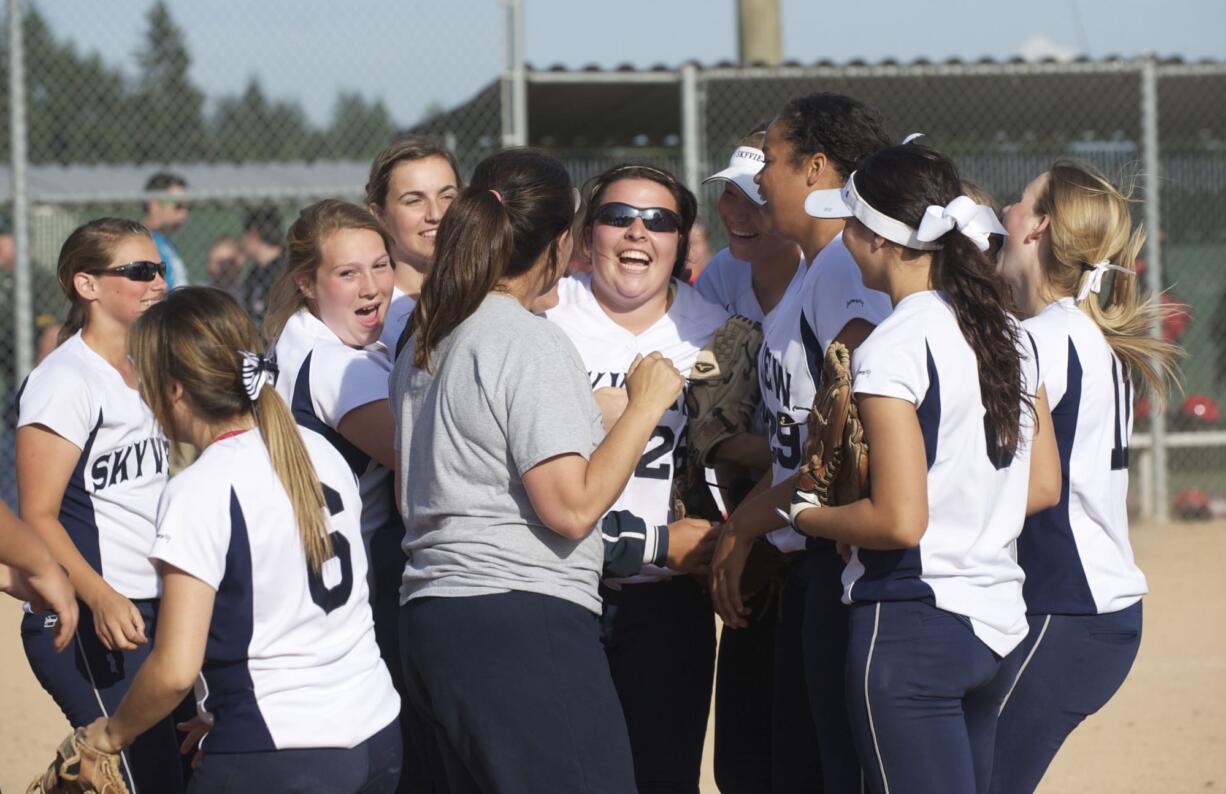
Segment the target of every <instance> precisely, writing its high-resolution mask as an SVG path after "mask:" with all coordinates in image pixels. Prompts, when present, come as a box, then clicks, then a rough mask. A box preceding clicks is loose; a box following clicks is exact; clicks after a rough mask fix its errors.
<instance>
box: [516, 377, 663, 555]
mask: <svg viewBox="0 0 1226 794" xmlns="http://www.w3.org/2000/svg"><path fill="white" fill-rule="evenodd" d="M626 382H627V390H628V391H629V393H630V398H629V403H628V404H627V405H626V410H625V411H624V412H622V415H621V417H620V418H619V419H618V420H617V422H616V423H615V424H614V425H613V429H612V430H610V431H609V433H608V435H606V436H605V438H604V441H602V442H601V443H600V446H598V447H596V450H595V451H594V452H593V453H592V457H591V459H590V460H584V459H583V456H582V455H579V454H575V453H571V454H566V455H558V456H555V457H552V458H549V459H548V460H545V461H542V462H541V463H538V464H536V465H535V466H533V467H532V468H531V469H529V470H528V471H526V472H524V474H523V483H524V489H525V490H526V491H527V492H528V498H529V499H530V500H531V502H532V507H533V509H534V510H536V513H537V515H538V516H539V517H540V519H541V522H542V523H543V524H544V525H545V526H547V527H549V528H550V529H552V530H553V531H554V532H557V533H558V534H559V535H562V536H563V537H566V538H570V539H572V540H579V539H581V538H584V537H586V536H587V534H588V533H589V532H591V531H592V528H593V527H594V526H596V522H597V521H599V520H600V517H601V516H603V515H604V514H605V513H607V512H608V511H609V508H610V507H611V506H612V505H613V501H614V500H615V499H617V497H618V495H619V494H621V492H622V491H623V490H625V487H626V483H627V482H629V481H630V475H631V474H632V473H633V472H634V467H635V466H636V465H638V461H639V458H640V457H642V455H643V450H644V449H645V448H646V446H647V442H648V440H649V439H650V438H651V432H652V431H653V430H655V427H656V424H657V423H658V422H659V421H660V417H662V416H663V415H664V412H665V411H666V410H668V407H669V406H670V405H672V404H673V403H674V402H675V401H676V399H677V397H678V396H679V395H680V394H681V386H682V383H683V380H682V377H681V374H680V373H679V372H677V370H676V368H675V367H673V365H672V362H671V361H669V360H668V359H666V358H664V357H663V356H661V355H660V354H659V353H652V354H651V355H650V356H648V357H647V358H644V359H641V360H640V359H637V358H636V359H635V363H634V364H631V367H630V372H629V373H628V375H627V378H626Z"/></svg>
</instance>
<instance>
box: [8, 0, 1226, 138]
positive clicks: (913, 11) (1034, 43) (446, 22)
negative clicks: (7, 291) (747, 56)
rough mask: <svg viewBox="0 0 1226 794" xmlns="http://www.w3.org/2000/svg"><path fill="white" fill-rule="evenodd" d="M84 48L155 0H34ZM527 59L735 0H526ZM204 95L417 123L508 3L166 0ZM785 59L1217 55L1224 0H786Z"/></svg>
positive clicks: (656, 47)
mask: <svg viewBox="0 0 1226 794" xmlns="http://www.w3.org/2000/svg"><path fill="white" fill-rule="evenodd" d="M27 2H32V3H33V4H34V5H35V6H36V7H37V8H38V9H39V11H40V12H41V13H42V14H43V15H44V17H46V18H47V20H48V23H49V24H50V26H51V28H52V30H54V31H55V32H56V33H57V34H59V35H61V36H64V37H67V38H69V39H71V40H72V41H73V42H74V43H75V44H76V46H77V47H78V49H79V50H80V51H82V52H97V53H99V54H100V55H101V56H102V57H103V59H104V60H106V61H108V62H110V63H113V64H116V65H118V66H120V67H121V68H123V69H125V70H126V71H128V72H129V73H134V72H135V68H136V53H137V51H138V49H139V48H140V47H141V46H142V35H143V31H144V27H145V21H144V19H145V14H146V12H147V11H148V9H149V7H150V5H151V4H152V0H107V2H104V3H100V2H96V0H27ZM523 2H524V6H525V14H524V19H525V51H526V61H527V62H528V63H529V64H531V65H533V66H536V67H538V68H544V67H548V66H552V65H554V64H562V65H564V66H567V67H572V68H574V67H582V66H586V65H588V64H597V65H600V66H604V67H614V66H618V65H621V64H631V65H634V66H639V67H649V66H653V65H656V64H665V65H670V66H673V65H677V64H681V63H684V62H686V61H690V60H696V61H698V62H699V63H717V62H720V61H731V60H735V58H736V1H735V0H618V2H616V3H613V2H608V0H523ZM168 5H169V8H170V12H171V15H172V16H173V17H174V18H175V20H176V21H177V22H178V23H179V25H180V27H181V28H182V29H183V30H184V33H185V36H186V38H187V43H188V48H189V50H190V52H191V55H192V57H193V64H192V76H193V78H194V79H195V80H196V82H197V83H198V84H199V85H200V86H201V87H202V88H203V89H204V91H205V93H206V95H207V96H208V97H209V98H210V101H213V102H215V101H216V100H217V98H218V97H221V96H224V95H227V94H234V93H238V92H240V91H241V90H242V89H243V87H244V86H245V85H246V84H247V82H248V81H249V80H250V79H251V77H252V76H259V78H260V79H261V82H262V83H263V85H264V87H265V90H266V93H267V94H269V95H270V96H273V97H276V98H282V99H292V100H295V101H298V102H300V103H301V104H302V106H303V108H304V109H305V110H306V112H307V115H308V116H309V117H310V118H311V119H312V120H313V121H315V122H317V123H323V122H326V120H327V119H328V118H329V117H330V115H331V112H332V105H333V103H334V100H335V98H336V96H337V94H338V93H339V92H341V91H349V92H353V91H356V92H360V93H362V94H363V95H365V96H366V97H368V98H371V99H381V100H383V101H384V102H385V104H386V105H387V106H388V109H389V110H390V111H391V113H392V116H393V118H395V119H396V121H397V122H399V123H401V124H411V123H413V122H414V121H416V120H417V119H419V118H420V117H421V116H422V113H423V112H424V111H425V110H426V108H427V107H428V106H430V105H431V104H434V103H440V104H442V105H444V106H452V105H455V104H459V103H461V102H463V101H465V100H466V99H468V98H469V97H470V96H472V95H473V94H474V93H476V92H477V91H478V90H480V88H481V87H483V86H484V85H486V84H487V83H488V82H489V81H490V80H492V79H494V78H495V77H497V76H498V74H499V73H500V71H501V70H502V68H503V66H504V63H505V58H506V56H505V49H504V40H505V34H506V29H507V24H506V15H505V4H504V2H503V0H441V1H440V0H434V1H433V2H424V1H423V0H353V2H348V3H340V2H335V1H334V0H256V1H255V2H252V0H203V1H201V0H169V2H168ZM780 5H781V16H782V26H783V50H784V58H785V59H794V60H797V61H800V62H806V63H808V62H814V61H818V60H824V59H829V60H832V61H834V62H836V63H841V62H846V61H849V60H852V59H857V58H858V59H863V60H866V61H869V62H874V61H880V60H883V59H887V58H893V59H896V60H899V61H903V62H906V61H911V60H914V59H916V58H927V59H929V60H933V61H941V60H944V59H946V58H950V57H958V58H961V59H963V60H975V59H979V58H981V57H984V56H987V57H991V58H995V59H1008V58H1013V57H1015V56H1018V55H1022V56H1025V57H1031V58H1037V57H1046V56H1054V57H1075V56H1077V55H1080V54H1085V55H1088V56H1090V57H1092V58H1102V57H1106V56H1109V55H1119V56H1124V57H1131V56H1137V55H1142V54H1146V53H1154V54H1156V55H1158V56H1160V57H1170V56H1180V57H1183V58H1184V59H1185V60H1200V59H1205V58H1208V59H1213V60H1219V61H1226V36H1224V35H1223V32H1224V31H1226V2H1223V1H1222V0H1025V2H1001V1H1000V0H978V2H971V1H970V0H857V2H844V3H832V2H823V0H780Z"/></svg>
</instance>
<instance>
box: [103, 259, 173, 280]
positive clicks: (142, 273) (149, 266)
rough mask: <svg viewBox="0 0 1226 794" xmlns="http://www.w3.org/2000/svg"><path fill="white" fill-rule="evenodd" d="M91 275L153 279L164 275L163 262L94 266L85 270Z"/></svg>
mask: <svg viewBox="0 0 1226 794" xmlns="http://www.w3.org/2000/svg"><path fill="white" fill-rule="evenodd" d="M85 272H86V273H89V274H90V275H93V276H123V277H124V278H126V279H128V280H129V281H153V280H154V279H155V278H157V277H158V276H162V277H165V276H166V263H165V262H129V263H128V264H126V265H120V266H119V267H95V268H91V269H90V270H86V271H85Z"/></svg>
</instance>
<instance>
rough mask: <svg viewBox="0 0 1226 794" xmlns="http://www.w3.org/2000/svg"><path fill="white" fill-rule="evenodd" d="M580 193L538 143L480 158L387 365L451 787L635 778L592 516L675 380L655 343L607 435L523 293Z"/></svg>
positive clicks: (407, 652) (421, 694)
mask: <svg viewBox="0 0 1226 794" xmlns="http://www.w3.org/2000/svg"><path fill="white" fill-rule="evenodd" d="M577 195H578V194H577V193H576V191H575V190H574V188H573V187H572V185H571V182H570V177H569V175H568V174H567V173H566V170H565V169H564V168H563V167H562V165H561V164H560V163H558V162H557V161H555V160H553V159H552V158H549V157H547V156H545V155H542V154H539V153H536V152H533V151H530V150H511V151H505V152H500V153H499V154H496V155H493V156H491V157H489V158H487V159H486V160H484V161H482V162H481V163H480V164H479V165H478V166H477V169H476V171H475V172H474V174H473V179H472V183H471V185H470V186H469V187H468V188H467V189H465V190H464V191H463V193H461V195H460V196H459V198H457V199H456V201H455V203H454V204H452V207H451V209H450V211H449V212H448V214H447V215H446V217H445V218H444V219H443V222H442V224H441V225H440V227H439V232H438V240H437V243H436V254H435V263H434V268H433V269H432V271H431V273H430V275H429V277H428V278H427V280H426V282H425V284H424V286H423V289H422V294H421V300H420V302H419V303H418V306H417V308H416V310H415V312H414V315H413V317H412V319H411V321H410V323H411V334H412V335H411V338H410V339H409V343H408V347H407V348H406V350H405V353H404V354H403V355H401V356H400V357H399V359H398V362H397V365H396V368H395V370H394V371H393V373H392V380H391V401H392V406H393V411H394V413H395V415H396V421H397V434H396V443H397V449H398V463H399V467H398V474H397V478H398V485H399V490H400V495H401V496H400V509H401V512H402V513H403V514H404V517H405V523H406V526H407V530H408V531H407V535H406V538H405V544H404V549H405V552H406V553H407V554H408V555H409V561H408V563H407V565H406V566H405V573H404V579H403V583H402V586H401V602H402V604H403V606H402V608H401V623H400V629H401V643H402V645H401V648H402V656H403V662H404V667H405V679H406V682H407V687H408V690H409V692H408V697H409V699H410V701H411V706H413V707H414V708H417V709H419V710H420V711H422V712H423V713H424V715H425V716H426V717H427V718H428V719H429V721H430V722H431V723H433V725H434V726H435V728H436V732H435V739H436V742H437V747H436V748H435V749H436V750H437V752H438V753H439V756H440V761H441V767H442V770H443V773H444V775H445V777H446V787H447V789H448V790H450V791H498V792H533V794H535V793H536V792H543V791H567V792H633V791H634V790H635V784H634V771H633V762H632V760H631V756H630V748H629V743H628V741H627V738H626V726H625V721H624V719H623V717H622V713H621V709H620V706H619V704H618V701H617V696H616V693H615V691H614V688H613V684H612V681H611V679H610V676H609V669H608V664H607V662H606V661H605V657H604V653H603V651H602V650H601V646H600V641H599V636H598V621H597V618H598V616H599V614H600V608H601V607H600V596H599V594H598V591H597V585H598V582H599V578H600V572H601V563H602V558H603V551H602V544H601V539H600V537H599V533H595V532H593V531H592V530H593V527H595V525H596V523H597V522H598V521H599V520H600V518H601V516H602V515H604V513H605V512H606V511H608V509H609V507H610V506H611V505H612V504H613V501H614V500H615V499H616V498H617V496H618V494H620V493H621V491H622V490H623V489H624V488H625V486H626V483H627V481H628V480H629V478H630V475H631V473H632V471H633V469H634V467H635V465H636V464H637V463H638V458H639V456H640V455H641V453H642V450H643V448H644V447H645V446H646V444H647V441H648V438H649V436H650V434H651V432H652V430H653V429H654V428H655V426H656V424H657V422H658V421H659V419H660V417H661V416H662V415H663V413H664V411H665V410H666V409H667V408H668V407H669V406H670V405H672V404H673V402H674V401H675V400H676V399H677V397H678V396H679V395H680V393H681V386H682V378H681V376H680V374H679V373H678V372H677V370H676V369H675V368H674V367H673V365H672V363H671V362H670V361H668V360H667V359H665V358H663V357H662V356H660V354H658V353H652V354H651V355H649V356H647V357H645V358H641V359H636V361H635V364H634V365H633V366H632V367H631V370H630V373H629V375H628V378H627V391H628V392H629V405H628V406H627V408H626V411H625V412H624V413H623V415H622V417H621V419H619V420H618V422H617V423H616V424H615V425H614V426H613V427H612V428H611V429H610V430H609V432H608V434H607V436H604V439H603V441H602V440H601V437H602V435H604V434H603V431H602V426H601V417H600V412H599V410H598V409H597V407H596V404H595V401H594V400H593V398H592V391H591V385H590V384H589V383H588V381H587V377H586V375H585V373H584V369H583V366H582V363H581V362H580V360H579V356H578V354H577V353H576V352H575V349H574V348H573V346H572V345H571V343H570V342H569V341H568V340H567V338H566V336H565V335H564V334H563V333H562V332H561V331H560V330H559V329H557V328H556V327H554V326H553V325H551V324H550V323H549V322H547V321H545V320H544V319H541V318H539V317H536V316H534V315H533V314H532V313H531V311H530V310H529V307H530V306H531V305H532V303H533V301H534V300H536V299H537V298H539V297H540V296H541V295H542V294H544V293H546V292H548V291H550V290H551V289H552V288H553V286H554V285H555V283H556V282H557V279H558V277H559V276H560V275H561V273H562V270H563V268H564V267H565V264H566V262H567V260H568V259H569V258H570V249H571V234H570V227H571V224H572V222H573V220H574V214H575V209H576V203H577Z"/></svg>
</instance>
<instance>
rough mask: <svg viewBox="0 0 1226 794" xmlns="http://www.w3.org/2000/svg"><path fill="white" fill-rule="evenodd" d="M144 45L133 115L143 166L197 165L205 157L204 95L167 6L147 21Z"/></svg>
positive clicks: (151, 12)
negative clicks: (196, 83)
mask: <svg viewBox="0 0 1226 794" xmlns="http://www.w3.org/2000/svg"><path fill="white" fill-rule="evenodd" d="M146 21H147V24H148V27H147V29H146V31H145V44H144V47H143V48H142V49H141V51H140V52H138V53H137V62H138V63H139V64H140V70H141V71H140V78H139V80H138V82H137V85H136V92H135V99H136V102H135V104H134V107H133V113H132V130H131V133H132V140H133V142H134V145H135V150H136V151H135V157H136V159H137V160H138V161H155V162H170V161H181V162H182V161H187V162H191V161H196V160H200V159H203V157H204V155H205V153H206V145H205V135H204V129H205V126H204V93H203V92H202V91H201V90H200V89H199V88H197V87H196V85H195V84H194V83H193V82H192V79H191V77H190V75H189V74H188V71H189V69H190V67H191V56H190V55H189V54H188V51H187V44H186V43H185V42H184V39H183V31H182V30H181V29H180V28H179V26H178V25H177V24H176V23H175V21H174V20H173V19H172V18H171V16H170V11H169V9H167V8H166V3H165V2H164V0H157V2H155V3H154V4H153V7H152V8H150V9H149V13H148V14H147V15H146Z"/></svg>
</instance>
